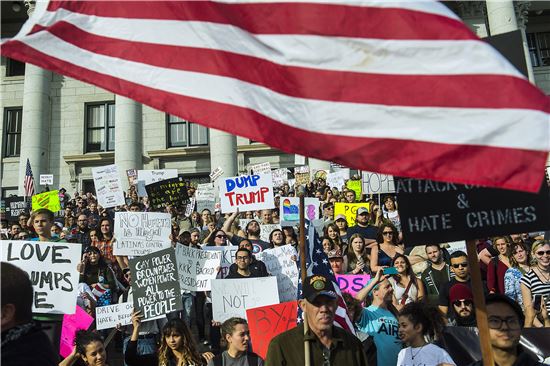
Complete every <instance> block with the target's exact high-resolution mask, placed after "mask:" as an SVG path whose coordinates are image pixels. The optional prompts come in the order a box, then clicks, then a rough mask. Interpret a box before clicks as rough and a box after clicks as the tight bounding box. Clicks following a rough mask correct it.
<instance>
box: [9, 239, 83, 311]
mask: <svg viewBox="0 0 550 366" xmlns="http://www.w3.org/2000/svg"><path fill="white" fill-rule="evenodd" d="M81 248H82V244H76V243H70V244H67V243H50V242H43V241H31V242H28V241H9V240H4V241H2V262H10V263H11V264H13V265H14V266H17V267H19V268H21V269H22V270H23V271H25V272H27V273H28V274H29V277H30V279H31V282H32V284H33V288H34V301H33V312H35V313H58V314H59V313H63V314H74V312H75V307H76V297H77V296H78V292H77V287H78V280H79V273H78V271H77V270H76V265H77V264H78V263H79V262H80V254H81Z"/></svg>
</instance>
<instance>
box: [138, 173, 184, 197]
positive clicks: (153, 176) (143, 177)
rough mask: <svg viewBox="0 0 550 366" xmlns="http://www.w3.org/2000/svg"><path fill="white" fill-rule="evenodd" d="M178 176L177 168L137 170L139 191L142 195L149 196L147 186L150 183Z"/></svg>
mask: <svg viewBox="0 0 550 366" xmlns="http://www.w3.org/2000/svg"><path fill="white" fill-rule="evenodd" d="M177 176H178V170H177V169H163V170H138V172H137V192H138V195H139V196H140V197H146V196H147V190H146V189H145V186H146V185H148V184H152V183H156V182H160V181H163V180H166V179H171V178H176V177H177Z"/></svg>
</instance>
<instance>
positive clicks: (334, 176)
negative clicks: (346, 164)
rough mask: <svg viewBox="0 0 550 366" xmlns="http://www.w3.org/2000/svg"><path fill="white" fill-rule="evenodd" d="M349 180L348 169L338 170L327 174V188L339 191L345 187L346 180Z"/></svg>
mask: <svg viewBox="0 0 550 366" xmlns="http://www.w3.org/2000/svg"><path fill="white" fill-rule="evenodd" d="M348 179H349V169H340V170H338V171H336V172H334V173H328V174H327V186H329V187H330V188H336V189H338V190H339V191H341V190H342V187H344V186H345V184H346V180H348Z"/></svg>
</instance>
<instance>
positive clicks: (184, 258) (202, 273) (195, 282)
mask: <svg viewBox="0 0 550 366" xmlns="http://www.w3.org/2000/svg"><path fill="white" fill-rule="evenodd" d="M221 260H222V252H220V251H213V250H202V249H195V248H191V247H188V246H186V245H176V262H177V264H178V276H179V277H178V278H179V281H180V286H181V288H182V289H183V290H188V291H210V281H212V280H213V279H214V278H216V276H217V274H218V268H219V267H220V264H221Z"/></svg>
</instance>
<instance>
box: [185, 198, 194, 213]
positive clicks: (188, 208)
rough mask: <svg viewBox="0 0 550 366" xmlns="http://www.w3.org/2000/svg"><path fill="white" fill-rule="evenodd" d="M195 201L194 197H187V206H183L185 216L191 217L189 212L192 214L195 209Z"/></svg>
mask: <svg viewBox="0 0 550 366" xmlns="http://www.w3.org/2000/svg"><path fill="white" fill-rule="evenodd" d="M195 203H196V200H195V197H191V198H190V199H189V203H188V204H187V206H185V216H186V217H191V214H193V211H195Z"/></svg>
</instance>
